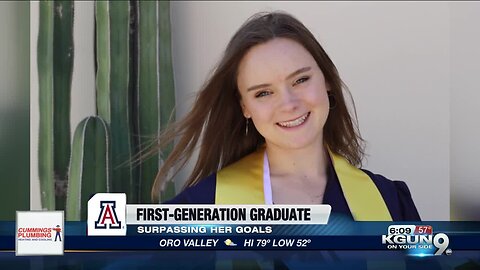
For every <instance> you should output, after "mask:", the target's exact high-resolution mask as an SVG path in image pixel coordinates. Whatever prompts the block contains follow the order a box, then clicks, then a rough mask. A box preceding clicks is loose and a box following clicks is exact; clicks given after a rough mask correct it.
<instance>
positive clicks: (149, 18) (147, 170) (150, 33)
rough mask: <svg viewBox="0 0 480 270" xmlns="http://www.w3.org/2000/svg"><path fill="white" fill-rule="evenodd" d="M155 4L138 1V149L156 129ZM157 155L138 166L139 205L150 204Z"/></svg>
mask: <svg viewBox="0 0 480 270" xmlns="http://www.w3.org/2000/svg"><path fill="white" fill-rule="evenodd" d="M157 5H158V3H157V2H148V1H144V2H139V7H138V20H139V29H138V30H139V35H138V48H139V49H138V54H139V64H138V89H137V90H138V92H137V104H136V106H137V110H136V111H137V123H138V125H137V127H138V130H137V135H138V142H139V146H140V149H143V148H145V147H146V146H148V145H151V144H152V142H154V141H153V139H155V137H157V136H158V132H159V129H160V108H159V107H160V100H159V98H160V96H159V77H158V75H159V74H158V72H159V68H158V64H159V63H158V60H159V59H158V46H157V37H158V33H157V15H158V13H157V12H158V10H157ZM158 161H159V158H158V155H156V156H153V157H151V158H149V159H146V160H142V163H141V164H140V175H139V182H140V183H139V184H140V185H139V191H140V194H139V196H140V203H150V190H151V187H152V184H153V180H154V178H155V175H156V173H157V172H158Z"/></svg>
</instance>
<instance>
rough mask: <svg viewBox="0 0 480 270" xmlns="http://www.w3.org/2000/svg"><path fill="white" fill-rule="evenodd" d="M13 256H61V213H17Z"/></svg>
mask: <svg viewBox="0 0 480 270" xmlns="http://www.w3.org/2000/svg"><path fill="white" fill-rule="evenodd" d="M15 254H16V255H18V256H22V255H27V256H30V255H63V211H17V228H16V233H15Z"/></svg>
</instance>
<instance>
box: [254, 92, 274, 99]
mask: <svg viewBox="0 0 480 270" xmlns="http://www.w3.org/2000/svg"><path fill="white" fill-rule="evenodd" d="M268 95H270V92H268V91H260V92H258V93H256V94H255V97H256V98H258V97H264V96H268Z"/></svg>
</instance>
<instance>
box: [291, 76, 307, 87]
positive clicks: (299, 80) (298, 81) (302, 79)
mask: <svg viewBox="0 0 480 270" xmlns="http://www.w3.org/2000/svg"><path fill="white" fill-rule="evenodd" d="M309 79H310V77H302V78H300V79H298V80H296V81H295V83H294V84H293V85H294V86H295V85H297V84H300V83H304V82H306V81H308V80H309Z"/></svg>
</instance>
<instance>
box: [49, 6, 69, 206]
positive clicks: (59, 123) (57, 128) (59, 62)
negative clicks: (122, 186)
mask: <svg viewBox="0 0 480 270" xmlns="http://www.w3.org/2000/svg"><path fill="white" fill-rule="evenodd" d="M73 14H74V5H73V2H70V1H55V2H54V38H53V44H54V45H53V47H54V54H53V68H54V82H53V84H54V88H53V89H54V97H53V98H54V113H53V117H54V124H53V125H54V126H53V128H54V143H55V145H54V163H53V164H54V178H55V182H56V185H57V186H58V189H59V192H57V195H56V200H55V205H56V209H57V210H63V209H65V195H66V194H65V191H66V188H65V187H66V185H67V173H68V160H69V157H70V95H71V86H72V72H73Z"/></svg>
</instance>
